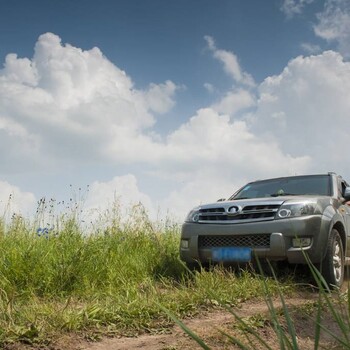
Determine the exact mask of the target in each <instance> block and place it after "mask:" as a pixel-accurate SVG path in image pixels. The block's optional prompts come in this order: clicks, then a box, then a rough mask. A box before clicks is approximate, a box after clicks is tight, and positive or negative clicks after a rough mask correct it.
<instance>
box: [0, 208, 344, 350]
mask: <svg viewBox="0 0 350 350" xmlns="http://www.w3.org/2000/svg"><path fill="white" fill-rule="evenodd" d="M178 246H179V226H178V225H176V224H172V223H171V222H167V221H166V222H161V223H157V224H155V223H152V222H150V220H149V219H148V217H147V215H146V213H145V211H144V209H143V207H142V206H141V205H138V206H135V207H134V208H133V209H132V210H131V212H130V214H129V216H128V217H127V219H124V220H122V219H121V216H120V214H119V212H118V210H114V209H113V208H112V209H111V210H110V211H109V212H107V213H105V214H104V215H103V217H101V218H100V220H99V221H98V223H97V222H96V223H94V225H82V223H81V221H80V219H79V215H77V212H76V211H71V212H70V214H69V215H67V214H65V215H62V216H54V217H53V216H51V215H50V213H49V214H46V212H45V211H42V210H38V214H37V217H36V219H34V220H32V221H31V222H30V221H28V220H26V219H24V218H22V217H20V216H13V217H12V218H11V219H10V220H5V219H3V220H2V221H1V224H0V250H1V254H0V346H2V347H3V348H5V349H26V348H40V349H91V350H93V349H95V350H97V349H101V350H102V349H109V348H110V349H112V348H113V349H129V348H138V347H139V348H140V344H141V345H142V347H143V348H146V349H147V348H148V349H169V350H170V349H193V348H195V346H197V347H198V348H213V349H215V348H239V347H238V346H239V344H240V343H242V344H241V345H242V346H243V348H244V346H246V347H247V348H256V347H258V348H263V349H265V348H268V346H270V347H271V348H272V349H277V348H291V349H292V348H298V347H299V348H300V349H306V348H309V346H310V348H317V347H315V346H318V345H323V346H333V345H334V346H338V345H339V346H342V347H339V348H344V346H348V344H350V343H349V339H348V338H347V334H350V323H349V314H348V311H349V302H348V299H349V298H348V294H347V292H346V290H345V289H344V290H343V291H338V292H336V293H333V294H331V293H328V292H327V291H326V290H325V289H324V288H323V287H322V283H321V282H322V281H319V285H318V286H317V284H316V286H317V288H311V287H310V286H309V281H307V280H303V279H302V278H301V277H300V276H298V278H297V279H296V278H295V277H296V276H295V274H296V273H295V271H296V270H289V271H288V274H286V273H284V274H281V275H280V276H278V278H273V277H265V276H264V275H263V274H261V273H259V274H256V273H254V272H252V271H247V270H243V271H242V270H239V271H231V270H228V269H224V268H221V267H215V268H212V269H210V270H209V271H207V270H201V271H198V272H191V271H189V270H188V269H187V268H186V267H185V266H184V265H183V264H182V263H181V261H180V260H179V258H178ZM293 271H294V273H293ZM297 274H299V273H297ZM344 310H345V311H344ZM180 320H183V321H180ZM174 324H177V327H178V328H174ZM315 324H316V325H315ZM185 325H188V326H185ZM303 325H304V326H303ZM305 332H306V333H305ZM197 333H198V335H197ZM185 334H186V335H185ZM282 334H283V335H282ZM320 334H321V335H322V336H320ZM197 336H198V337H197ZM298 337H299V338H298ZM349 337H350V336H349ZM251 338H252V339H251ZM95 341H96V342H95ZM208 344H209V345H208ZM244 344H245V345H244ZM269 344H271V345H269ZM283 344H285V345H283ZM314 344H316V345H314ZM317 344H318V345H317ZM123 346H124V347H123ZM296 346H297V347H296ZM241 348H242V347H241Z"/></svg>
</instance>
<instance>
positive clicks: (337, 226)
mask: <svg viewBox="0 0 350 350" xmlns="http://www.w3.org/2000/svg"><path fill="white" fill-rule="evenodd" d="M333 229H336V230H337V231H338V232H339V235H340V238H341V240H342V244H343V250H344V256H345V252H346V232H345V228H344V225H343V223H341V222H340V221H337V222H336V223H335V224H334V225H333V226H332V230H333Z"/></svg>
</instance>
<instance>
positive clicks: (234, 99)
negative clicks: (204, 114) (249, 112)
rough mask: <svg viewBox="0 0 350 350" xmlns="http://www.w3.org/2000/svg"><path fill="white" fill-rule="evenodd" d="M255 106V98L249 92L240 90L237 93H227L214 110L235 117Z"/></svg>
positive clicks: (214, 106)
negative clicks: (241, 111) (239, 112)
mask: <svg viewBox="0 0 350 350" xmlns="http://www.w3.org/2000/svg"><path fill="white" fill-rule="evenodd" d="M254 105H255V96H253V95H252V94H251V93H250V92H249V91H247V90H243V89H239V90H237V91H229V92H227V93H226V94H225V96H224V97H223V98H222V99H221V100H220V101H218V102H217V103H215V104H214V105H213V106H212V108H213V109H214V110H216V111H218V112H219V113H223V114H228V115H235V114H236V113H237V112H238V111H240V110H242V109H246V108H249V107H252V106H254Z"/></svg>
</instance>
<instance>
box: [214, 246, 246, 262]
mask: <svg viewBox="0 0 350 350" xmlns="http://www.w3.org/2000/svg"><path fill="white" fill-rule="evenodd" d="M211 258H212V260H213V261H216V262H225V261H226V262H229V261H231V262H249V261H250V260H251V258H252V249H251V248H246V247H225V248H213V249H212V251H211Z"/></svg>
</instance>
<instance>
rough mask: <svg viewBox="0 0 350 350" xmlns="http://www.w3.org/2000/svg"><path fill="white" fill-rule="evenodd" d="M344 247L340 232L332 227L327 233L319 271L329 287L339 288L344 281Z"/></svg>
mask: <svg viewBox="0 0 350 350" xmlns="http://www.w3.org/2000/svg"><path fill="white" fill-rule="evenodd" d="M344 265H345V259H344V249H343V242H342V240H341V237H340V234H339V232H338V231H337V230H336V229H333V230H332V232H331V234H330V235H329V238H328V242H327V247H326V256H325V258H324V259H323V261H322V265H321V272H322V275H323V277H324V279H325V280H326V282H327V283H328V285H329V287H330V288H334V287H338V288H340V287H341V285H342V284H343V281H344Z"/></svg>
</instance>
